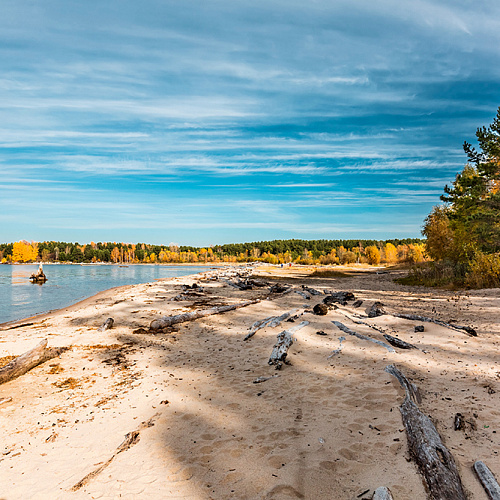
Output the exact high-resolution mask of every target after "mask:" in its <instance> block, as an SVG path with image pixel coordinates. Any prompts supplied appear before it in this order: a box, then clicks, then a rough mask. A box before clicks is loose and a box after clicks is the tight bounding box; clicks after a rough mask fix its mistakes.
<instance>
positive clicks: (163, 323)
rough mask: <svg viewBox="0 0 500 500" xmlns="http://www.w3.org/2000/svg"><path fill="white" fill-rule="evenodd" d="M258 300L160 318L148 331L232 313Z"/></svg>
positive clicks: (152, 323) (154, 321)
mask: <svg viewBox="0 0 500 500" xmlns="http://www.w3.org/2000/svg"><path fill="white" fill-rule="evenodd" d="M258 302H260V300H247V301H245V302H240V303H239V304H231V305H228V306H219V307H211V308H210V309H201V310H200V309H199V310H197V311H190V312H187V313H184V314H177V315H175V316H162V317H161V318H160V319H155V320H153V321H151V324H150V325H149V329H150V330H153V331H156V330H160V329H161V328H166V327H168V326H172V325H175V324H177V323H184V322H185V321H193V320H195V319H198V318H204V317H205V316H211V315H212V314H222V313H225V312H228V311H233V310H235V309H239V308H240V307H246V306H249V305H252V304H257V303H258Z"/></svg>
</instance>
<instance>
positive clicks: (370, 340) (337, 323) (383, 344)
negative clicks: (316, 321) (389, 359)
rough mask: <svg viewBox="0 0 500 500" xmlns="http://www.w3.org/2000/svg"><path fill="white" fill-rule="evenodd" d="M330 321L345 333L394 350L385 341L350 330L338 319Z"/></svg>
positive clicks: (392, 350) (390, 350) (391, 350)
mask: <svg viewBox="0 0 500 500" xmlns="http://www.w3.org/2000/svg"><path fill="white" fill-rule="evenodd" d="M332 323H333V324H334V325H335V326H336V327H337V328H340V330H342V331H343V332H345V333H348V334H349V335H354V337H357V338H358V339H361V340H367V341H368V342H373V343H374V344H377V345H380V346H382V347H385V348H386V349H387V350H388V351H389V352H396V351H395V350H394V349H393V348H392V347H391V346H390V345H388V344H386V343H385V342H382V341H381V340H377V339H372V338H371V337H368V336H366V335H363V334H362V333H358V332H355V331H353V330H351V329H350V328H347V326H345V325H344V324H342V323H341V322H340V321H332Z"/></svg>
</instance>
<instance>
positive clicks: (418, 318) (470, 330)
mask: <svg viewBox="0 0 500 500" xmlns="http://www.w3.org/2000/svg"><path fill="white" fill-rule="evenodd" d="M391 316H394V317H395V318H401V319H409V320H410V321H422V322H424V323H435V324H436V325H440V326H444V327H446V328H449V329H450V330H456V331H458V332H465V333H467V334H468V335H470V336H471V337H477V332H476V330H474V328H471V327H470V326H460V325H452V324H451V323H446V322H445V321H441V320H439V319H434V318H427V317H426V316H419V315H418V314H403V313H392V314H391Z"/></svg>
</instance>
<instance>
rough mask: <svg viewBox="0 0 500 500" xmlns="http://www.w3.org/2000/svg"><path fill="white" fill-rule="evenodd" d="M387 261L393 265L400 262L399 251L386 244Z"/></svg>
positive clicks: (390, 244)
mask: <svg viewBox="0 0 500 500" xmlns="http://www.w3.org/2000/svg"><path fill="white" fill-rule="evenodd" d="M384 254H385V261H386V262H387V263H389V264H393V263H394V262H397V260H398V251H397V249H396V247H395V246H394V245H393V244H392V243H386V245H385V247H384Z"/></svg>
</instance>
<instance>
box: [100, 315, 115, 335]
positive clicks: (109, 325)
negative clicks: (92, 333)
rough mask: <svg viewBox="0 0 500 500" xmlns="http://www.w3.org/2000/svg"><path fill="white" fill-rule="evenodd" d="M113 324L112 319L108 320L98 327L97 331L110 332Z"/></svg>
mask: <svg viewBox="0 0 500 500" xmlns="http://www.w3.org/2000/svg"><path fill="white" fill-rule="evenodd" d="M114 324H115V320H114V319H113V318H108V319H107V320H106V321H105V322H104V323H103V324H102V325H101V326H100V327H99V331H100V332H104V331H105V330H111V328H113V325H114Z"/></svg>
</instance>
